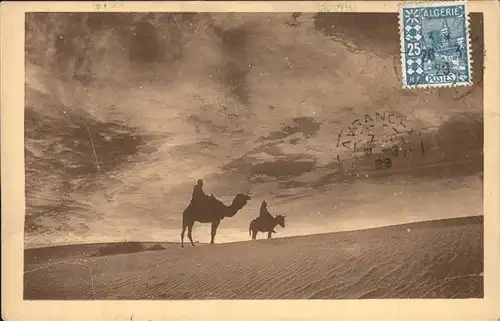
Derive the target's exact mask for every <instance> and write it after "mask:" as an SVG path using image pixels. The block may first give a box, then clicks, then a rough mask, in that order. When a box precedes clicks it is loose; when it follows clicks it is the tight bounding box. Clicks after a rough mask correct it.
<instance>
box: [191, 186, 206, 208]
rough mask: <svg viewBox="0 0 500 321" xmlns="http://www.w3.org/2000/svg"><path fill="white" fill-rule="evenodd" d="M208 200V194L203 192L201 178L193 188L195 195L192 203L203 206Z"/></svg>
mask: <svg viewBox="0 0 500 321" xmlns="http://www.w3.org/2000/svg"><path fill="white" fill-rule="evenodd" d="M207 200H208V195H206V194H205V192H203V180H202V179H199V180H198V181H197V182H196V185H195V186H194V188H193V197H192V199H191V203H192V204H194V205H195V206H200V207H202V206H203V203H204V202H205V201H207Z"/></svg>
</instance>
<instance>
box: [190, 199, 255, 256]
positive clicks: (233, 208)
mask: <svg viewBox="0 0 500 321" xmlns="http://www.w3.org/2000/svg"><path fill="white" fill-rule="evenodd" d="M250 199H251V197H250V196H248V195H245V194H242V193H238V194H237V195H236V196H235V197H234V199H233V201H232V203H231V205H229V206H226V205H225V204H224V203H222V202H221V201H219V200H218V199H217V198H215V196H213V195H211V196H208V197H207V200H206V201H204V202H203V204H193V202H190V203H189V205H188V207H187V208H186V209H185V210H184V212H183V213H182V232H181V247H184V233H185V232H186V228H187V229H188V233H187V236H188V238H189V241H191V245H193V246H194V242H193V237H192V231H193V225H194V222H200V223H212V230H211V240H210V244H214V239H215V234H216V233H217V228H218V227H219V224H220V221H221V220H223V219H224V218H225V217H233V216H234V215H236V213H237V212H238V211H239V210H241V209H242V208H243V206H245V205H246V204H247V202H248V201H249V200H250Z"/></svg>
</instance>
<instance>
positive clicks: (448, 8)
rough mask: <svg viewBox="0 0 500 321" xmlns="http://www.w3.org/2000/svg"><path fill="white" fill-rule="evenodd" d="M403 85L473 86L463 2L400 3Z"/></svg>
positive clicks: (421, 86)
mask: <svg viewBox="0 0 500 321" xmlns="http://www.w3.org/2000/svg"><path fill="white" fill-rule="evenodd" d="M399 23H400V41H401V68H402V75H403V87H404V88H425V87H446V86H468V85H472V68H471V49H470V38H469V16H468V8H467V4H466V3H465V2H439V3H412V4H408V3H406V4H402V5H400V6H399Z"/></svg>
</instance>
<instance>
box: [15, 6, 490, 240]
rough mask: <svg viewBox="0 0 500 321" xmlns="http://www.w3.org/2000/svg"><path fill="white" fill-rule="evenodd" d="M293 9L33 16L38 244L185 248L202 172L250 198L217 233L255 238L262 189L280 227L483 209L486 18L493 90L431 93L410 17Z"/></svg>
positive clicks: (351, 225)
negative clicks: (408, 76) (406, 66)
mask: <svg viewBox="0 0 500 321" xmlns="http://www.w3.org/2000/svg"><path fill="white" fill-rule="evenodd" d="M290 19H291V15H290V14H260V13H255V14H240V13H230V14H218V13H213V14H176V15H172V14H170V13H162V14H140V13H132V14H131V13H127V14H109V13H94V14H74V15H68V14H46V13H37V14H31V15H29V16H28V17H27V33H26V87H25V90H26V99H25V100H26V112H25V133H26V135H25V166H26V219H25V244H26V246H27V247H32V246H43V245H51V244H52V245H53V244H73V243H89V242H108V241H124V240H131V241H178V240H179V235H180V227H181V216H182V211H183V210H184V209H185V207H186V206H187V205H188V203H189V200H190V197H191V192H192V188H193V186H194V184H195V183H196V180H197V179H199V178H202V179H203V180H204V182H205V185H204V190H205V193H206V194H214V195H215V196H216V197H217V198H219V199H220V200H222V201H223V202H224V203H226V204H230V202H231V200H232V199H233V197H234V196H235V195H236V194H237V193H240V192H241V193H245V194H248V195H250V196H251V197H252V200H251V201H250V202H249V203H248V204H247V205H246V206H245V207H244V208H243V209H242V210H240V212H238V214H237V215H236V216H235V217H233V218H230V219H224V220H223V221H222V223H221V225H220V228H219V231H218V234H217V237H216V242H231V241H241V240H248V239H249V236H248V224H249V222H250V221H251V220H252V219H253V218H255V217H257V216H258V213H259V206H260V203H261V201H262V200H266V201H267V203H268V204H269V206H268V208H269V211H270V212H271V213H273V214H283V215H287V224H286V227H285V228H284V229H282V228H278V229H277V232H278V233H277V234H275V237H284V236H294V235H305V234H313V233H324V232H332V231H340V230H352V229H360V228H368V227H375V226H383V225H390V224H399V223H405V222H413V221H422V220H429V219H437V218H446V217H459V216H471V215H482V172H483V155H482V148H483V147H482V144H483V137H482V132H483V115H482V109H483V106H482V99H483V97H482V84H481V80H482V73H481V69H482V53H481V51H482V34H481V33H480V32H479V30H481V29H480V26H481V19H480V17H479V16H473V17H472V19H471V39H472V47H473V58H474V64H473V68H474V75H475V77H477V78H475V81H474V82H475V83H477V84H476V85H475V86H474V87H472V88H440V89H419V90H408V89H403V88H402V84H401V66H400V57H399V36H398V30H397V26H398V24H397V23H398V21H397V16H396V15H395V14H363V18H362V19H361V20H360V14H321V15H315V14H302V15H301V16H300V17H299V18H298V19H297V22H298V23H296V24H291V23H290V21H291V20H290ZM360 21H361V22H360ZM374 25H376V26H377V28H373V26H374ZM476 71H477V73H476ZM353 126H354V127H353ZM366 148H371V154H368V151H367V150H366ZM384 158H390V159H391V161H392V166H391V167H390V168H385V169H384V168H377V166H378V165H376V163H377V161H376V159H384ZM377 164H379V163H377ZM209 228H210V225H209V224H205V225H203V224H197V225H195V228H194V232H193V235H194V239H195V240H197V241H200V242H207V241H209V240H210V233H209ZM261 237H262V236H261Z"/></svg>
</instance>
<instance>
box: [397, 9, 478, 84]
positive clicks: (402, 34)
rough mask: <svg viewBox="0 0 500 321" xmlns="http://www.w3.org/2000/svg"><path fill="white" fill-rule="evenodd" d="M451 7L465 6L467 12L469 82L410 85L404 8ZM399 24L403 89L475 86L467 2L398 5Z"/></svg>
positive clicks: (466, 35) (466, 33)
mask: <svg viewBox="0 0 500 321" xmlns="http://www.w3.org/2000/svg"><path fill="white" fill-rule="evenodd" d="M449 5H463V6H464V11H465V39H466V40H465V41H466V47H467V58H468V59H467V71H468V72H469V81H467V82H455V83H436V84H416V85H408V84H407V80H406V72H405V70H406V59H405V48H404V27H403V18H404V17H403V9H404V8H421V7H442V6H449ZM398 18H399V19H398V22H399V47H400V56H401V57H400V59H401V76H402V81H403V84H402V88H403V89H420V88H436V87H464V86H472V85H473V71H472V63H473V60H472V46H471V41H470V15H469V7H468V5H467V1H463V0H457V1H412V2H400V3H398Z"/></svg>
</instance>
